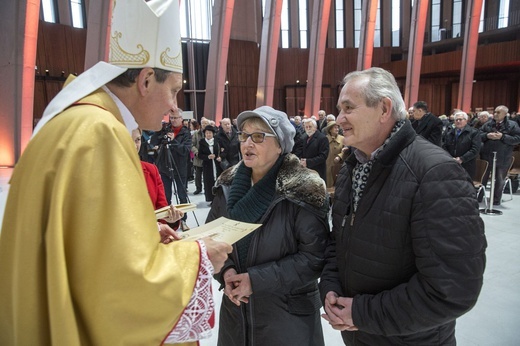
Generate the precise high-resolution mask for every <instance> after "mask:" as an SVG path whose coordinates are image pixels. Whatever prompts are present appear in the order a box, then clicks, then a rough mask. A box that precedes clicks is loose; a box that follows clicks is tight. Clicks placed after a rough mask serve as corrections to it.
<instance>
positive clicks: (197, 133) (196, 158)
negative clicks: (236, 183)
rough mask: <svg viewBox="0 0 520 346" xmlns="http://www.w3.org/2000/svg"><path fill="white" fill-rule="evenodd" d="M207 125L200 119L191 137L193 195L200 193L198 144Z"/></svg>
mask: <svg viewBox="0 0 520 346" xmlns="http://www.w3.org/2000/svg"><path fill="white" fill-rule="evenodd" d="M208 125H209V120H208V119H206V118H205V117H202V118H201V119H200V129H199V130H197V131H195V132H194V133H193V135H192V136H191V145H192V146H191V152H192V153H193V168H194V169H195V191H194V192H193V194H194V195H198V194H199V193H201V192H202V165H203V162H202V159H200V158H199V143H200V140H201V139H202V138H204V129H205V128H206V126H208Z"/></svg>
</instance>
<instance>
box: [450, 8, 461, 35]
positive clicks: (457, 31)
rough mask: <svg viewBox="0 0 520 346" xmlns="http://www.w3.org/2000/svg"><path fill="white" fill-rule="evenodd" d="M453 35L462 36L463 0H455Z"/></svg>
mask: <svg viewBox="0 0 520 346" xmlns="http://www.w3.org/2000/svg"><path fill="white" fill-rule="evenodd" d="M452 23H453V25H452V30H451V37H461V36H462V34H463V33H462V0H453V19H452Z"/></svg>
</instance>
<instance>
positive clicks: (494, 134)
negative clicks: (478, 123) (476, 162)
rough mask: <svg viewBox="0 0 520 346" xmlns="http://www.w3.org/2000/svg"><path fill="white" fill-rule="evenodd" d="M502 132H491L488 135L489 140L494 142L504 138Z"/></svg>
mask: <svg viewBox="0 0 520 346" xmlns="http://www.w3.org/2000/svg"><path fill="white" fill-rule="evenodd" d="M502 136H503V135H502V132H490V133H488V134H487V138H488V139H491V140H493V141H498V140H500V139H501V138H502Z"/></svg>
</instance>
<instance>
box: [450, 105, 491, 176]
mask: <svg viewBox="0 0 520 346" xmlns="http://www.w3.org/2000/svg"><path fill="white" fill-rule="evenodd" d="M481 146H482V140H481V139H480V132H479V131H478V130H477V129H474V128H473V127H471V126H469V124H468V115H467V114H466V113H465V112H462V111H459V112H457V113H455V127H448V128H447V130H446V134H445V136H444V141H443V144H442V147H443V148H444V150H446V151H447V152H448V153H449V154H450V155H451V156H453V159H454V160H455V161H457V162H458V163H460V164H461V165H462V168H464V169H465V170H466V172H468V175H469V176H470V177H471V178H473V176H474V175H475V170H476V163H477V157H478V156H479V152H480V147H481Z"/></svg>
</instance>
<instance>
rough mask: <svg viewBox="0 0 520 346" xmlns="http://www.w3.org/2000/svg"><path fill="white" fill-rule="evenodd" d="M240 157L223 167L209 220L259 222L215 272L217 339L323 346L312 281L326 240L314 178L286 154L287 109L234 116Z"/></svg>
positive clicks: (321, 194)
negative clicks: (218, 295) (219, 300)
mask: <svg viewBox="0 0 520 346" xmlns="http://www.w3.org/2000/svg"><path fill="white" fill-rule="evenodd" d="M238 129H239V132H238V138H239V141H240V150H241V152H242V158H243V159H242V161H241V162H239V163H238V164H237V165H235V166H233V167H231V168H228V169H227V170H226V171H224V172H223V173H222V175H221V176H220V177H219V179H218V180H217V183H216V196H215V199H214V201H213V205H212V208H211V211H210V213H209V215H208V219H207V221H211V220H213V219H216V218H218V217H220V216H225V217H227V218H231V219H233V220H238V221H244V222H251V223H260V224H262V226H261V227H260V228H258V229H257V230H256V231H254V232H253V233H251V234H250V235H248V236H246V237H244V238H243V239H241V240H240V241H239V242H237V243H236V244H235V245H234V249H233V253H232V255H231V256H230V257H229V259H228V261H227V262H226V264H225V266H224V268H223V269H222V271H221V272H220V273H219V275H218V276H217V277H216V279H217V280H219V281H220V283H221V284H222V286H223V287H224V295H225V296H224V297H223V300H222V305H221V309H220V326H219V336H218V344H219V345H225V346H229V345H241V346H242V345H295V346H296V345H297V346H303V345H323V344H324V341H323V333H322V329H321V322H320V315H319V308H320V306H321V302H320V299H319V296H318V286H317V279H318V277H319V276H320V273H321V270H322V267H323V265H324V262H323V257H324V251H325V247H326V244H327V241H328V238H329V228H328V220H327V208H328V200H327V195H326V190H325V186H324V184H323V180H322V179H321V178H320V176H319V175H318V174H317V173H316V172H314V171H311V170H310V169H307V168H304V167H302V166H301V165H300V163H299V160H298V158H297V157H296V156H294V155H292V154H290V152H291V149H292V147H293V145H294V141H293V138H294V135H295V129H294V127H293V126H292V125H291V123H290V122H289V120H288V118H287V115H286V114H285V113H283V112H280V111H277V110H274V109H273V108H271V107H267V106H262V107H260V108H257V109H255V110H254V111H246V112H243V113H241V114H240V115H239V116H238Z"/></svg>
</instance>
